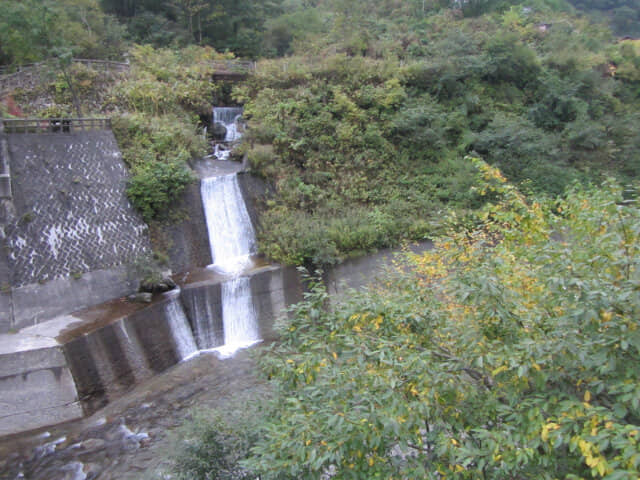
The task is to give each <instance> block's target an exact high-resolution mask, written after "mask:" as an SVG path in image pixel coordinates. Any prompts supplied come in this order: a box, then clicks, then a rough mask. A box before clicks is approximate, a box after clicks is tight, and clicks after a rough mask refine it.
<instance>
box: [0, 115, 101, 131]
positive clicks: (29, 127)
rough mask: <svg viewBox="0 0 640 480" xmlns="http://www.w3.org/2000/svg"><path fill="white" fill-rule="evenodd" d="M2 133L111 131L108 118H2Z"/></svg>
mask: <svg viewBox="0 0 640 480" xmlns="http://www.w3.org/2000/svg"><path fill="white" fill-rule="evenodd" d="M0 122H2V127H3V129H4V133H74V132H85V131H88V130H109V129H111V119H110V118H2V119H0Z"/></svg>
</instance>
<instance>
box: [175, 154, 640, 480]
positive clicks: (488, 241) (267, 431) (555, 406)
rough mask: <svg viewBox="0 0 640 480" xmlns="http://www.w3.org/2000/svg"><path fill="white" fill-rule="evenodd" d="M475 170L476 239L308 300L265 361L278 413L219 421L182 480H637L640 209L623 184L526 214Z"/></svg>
mask: <svg viewBox="0 0 640 480" xmlns="http://www.w3.org/2000/svg"><path fill="white" fill-rule="evenodd" d="M476 164H477V165H478V167H479V169H480V172H481V173H482V177H483V178H482V180H481V181H480V182H479V184H478V189H479V193H480V194H483V195H487V196H490V197H491V198H492V199H493V201H491V202H490V203H487V204H486V205H485V206H484V207H483V208H482V209H481V210H480V211H479V212H478V213H477V215H476V217H475V227H473V228H471V229H467V228H460V225H459V223H458V222H457V221H456V220H454V221H453V223H452V224H451V225H452V227H455V228H453V229H452V230H450V232H449V234H448V235H445V236H443V237H441V238H440V239H439V240H438V241H437V242H436V247H435V249H434V250H432V251H430V252H428V253H426V254H423V255H419V256H415V255H411V256H409V257H408V258H406V259H405V262H404V263H405V265H406V266H405V267H404V268H401V269H400V270H399V271H397V272H395V273H394V272H390V273H389V276H388V279H387V282H386V283H384V284H381V285H379V286H378V288H375V289H373V290H372V291H370V292H366V293H363V294H360V295H356V294H354V296H353V298H352V299H351V300H350V301H349V302H348V303H345V304H342V305H338V306H335V308H333V309H328V308H327V296H326V293H325V291H324V289H323V288H322V286H321V284H317V285H316V286H315V287H312V288H311V291H310V293H309V294H307V296H306V299H305V301H304V302H302V303H301V304H299V305H298V306H296V307H295V308H294V310H293V312H292V313H293V315H292V318H291V319H290V320H287V321H286V322H285V323H283V325H282V326H281V335H282V337H281V341H280V342H279V344H278V345H276V346H273V347H270V348H268V349H267V351H266V352H265V354H264V356H262V357H261V361H262V364H263V367H264V370H265V373H266V374H267V375H268V376H269V377H270V378H272V379H273V380H272V383H273V387H274V391H275V393H274V394H273V395H274V398H272V400H271V402H270V403H269V405H270V406H269V408H268V409H266V410H265V411H264V412H263V413H262V415H258V418H257V419H256V418H255V415H254V414H253V413H252V414H251V415H250V417H251V418H250V419H248V420H245V422H249V423H250V428H246V423H245V425H244V427H243V428H237V429H233V428H232V427H230V426H229V425H228V424H226V423H225V422H224V418H223V417H218V418H217V419H212V424H211V425H210V426H209V427H207V428H206V429H204V431H201V432H200V435H195V438H197V439H198V440H199V442H203V443H206V444H207V445H209V447H210V448H208V449H207V450H205V451H199V452H198V451H195V450H194V449H193V448H192V447H188V452H187V453H186V456H185V457H182V458H183V459H184V460H183V462H184V463H182V465H183V468H184V469H183V475H184V477H180V478H191V479H205V478H209V477H207V476H206V475H207V472H208V471H215V469H216V468H221V469H222V470H221V471H224V472H226V475H227V476H222V477H218V478H246V477H243V476H242V475H248V476H249V478H257V477H258V476H259V478H262V479H288V478H291V479H307V478H308V479H312V478H321V475H322V474H323V473H328V472H332V477H331V478H336V479H343V478H344V479H347V478H353V479H362V478H380V479H383V478H385V479H388V478H416V479H417V478H429V479H437V478H459V479H465V478H467V479H478V478H486V479H513V478H536V479H538V478H540V479H553V478H567V479H579V478H606V479H635V478H637V476H638V473H639V472H640V443H639V441H638V440H639V439H638V436H639V435H640V433H639V432H640V384H639V383H638V376H637V375H638V361H640V330H639V329H638V309H639V308H640V304H639V303H638V301H639V298H640V297H638V295H637V292H638V285H639V283H638V281H639V279H640V277H639V272H640V270H639V269H638V266H639V264H638V259H639V258H640V257H639V255H638V254H639V253H640V252H639V251H638V246H639V245H640V244H639V243H638V241H639V240H640V209H639V208H638V206H637V205H636V204H631V205H625V204H624V203H622V195H621V193H622V192H621V190H620V189H619V187H616V186H615V185H614V184H613V183H607V184H606V185H605V186H604V187H603V188H602V189H599V190H594V189H588V190H585V189H583V188H582V187H574V188H573V189H572V190H571V191H570V193H569V194H568V195H567V196H566V199H564V200H556V201H547V202H537V201H529V200H527V199H526V198H525V197H524V196H523V195H522V194H521V193H519V192H518V191H517V189H515V188H514V187H513V186H511V185H509V184H508V183H506V182H505V179H504V177H503V176H502V175H501V174H500V173H499V171H497V170H495V169H493V168H491V167H489V166H488V165H486V164H484V163H483V162H476ZM199 442H196V443H195V444H200V443H199ZM230 442H233V445H239V447H238V448H237V449H236V450H235V457H233V458H232V462H231V463H232V464H233V466H231V465H229V464H224V463H223V460H224V458H226V459H227V460H228V459H229V458H231V457H224V456H219V455H218V452H220V451H223V450H224V446H225V445H229V444H231V443H230ZM190 445H194V444H193V443H191V444H190ZM214 446H216V447H215V448H214ZM239 454H240V455H239ZM238 457H240V458H238ZM187 459H188V461H185V460H187ZM206 465H209V468H210V469H212V470H207V469H206V467H205V466H206ZM239 466H242V467H244V468H245V470H244V471H241V470H239ZM196 467H199V470H198V469H197V468H196ZM234 472H235V473H234ZM247 472H250V473H247Z"/></svg>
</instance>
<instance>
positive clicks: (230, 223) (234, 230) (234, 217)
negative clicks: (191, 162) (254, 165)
mask: <svg viewBox="0 0 640 480" xmlns="http://www.w3.org/2000/svg"><path fill="white" fill-rule="evenodd" d="M200 188H201V193H202V202H203V203H204V213H205V218H206V220H207V229H208V231H209V243H210V247H211V258H212V259H213V265H214V266H215V267H216V268H217V269H219V270H221V271H223V272H225V273H238V272H240V271H241V270H242V269H243V268H245V267H246V266H248V265H249V264H250V260H249V256H250V255H251V254H253V253H255V246H256V236H255V232H254V231H253V226H252V225H251V218H249V213H248V212H247V207H246V205H245V203H244V199H243V198H242V193H241V192H240V186H239V185H238V177H237V175H236V174H235V173H233V174H230V175H222V176H219V177H211V178H205V179H204V180H202V185H201V187H200Z"/></svg>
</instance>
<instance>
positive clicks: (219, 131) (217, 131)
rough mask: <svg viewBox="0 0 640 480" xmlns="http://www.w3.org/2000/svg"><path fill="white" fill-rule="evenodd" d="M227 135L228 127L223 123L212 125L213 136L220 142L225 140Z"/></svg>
mask: <svg viewBox="0 0 640 480" xmlns="http://www.w3.org/2000/svg"><path fill="white" fill-rule="evenodd" d="M226 136H227V127H225V126H224V125H223V124H222V123H214V124H213V126H212V127H211V138H213V139H214V140H216V141H218V142H224V138H225V137H226Z"/></svg>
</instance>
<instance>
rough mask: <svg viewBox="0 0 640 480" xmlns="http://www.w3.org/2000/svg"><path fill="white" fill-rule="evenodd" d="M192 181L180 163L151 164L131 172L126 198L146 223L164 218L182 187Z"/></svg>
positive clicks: (185, 168)
mask: <svg viewBox="0 0 640 480" xmlns="http://www.w3.org/2000/svg"><path fill="white" fill-rule="evenodd" d="M193 180H194V176H193V174H192V173H191V171H190V170H189V169H188V168H187V167H186V166H185V164H184V163H183V162H179V161H171V162H166V163H165V162H159V161H151V162H148V163H145V164H143V165H141V166H139V167H137V168H136V169H135V170H134V174H133V176H132V177H131V180H130V181H129V185H128V187H127V196H128V197H129V200H131V203H132V204H133V205H134V206H135V207H136V208H137V209H138V211H140V213H141V214H142V217H143V218H144V220H145V221H146V222H149V221H150V220H152V219H155V218H162V217H165V216H166V214H167V212H168V211H169V209H170V208H171V206H172V205H173V203H174V202H175V201H176V200H177V199H178V198H179V197H180V194H181V193H182V191H183V190H184V188H185V187H186V186H187V184H189V183H190V182H192V181H193Z"/></svg>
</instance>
